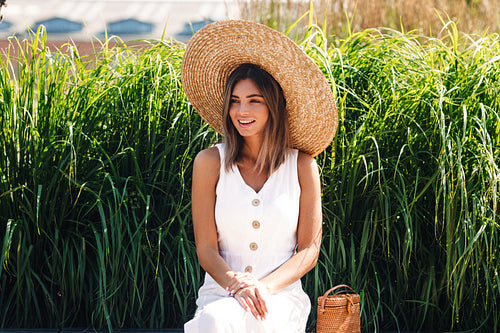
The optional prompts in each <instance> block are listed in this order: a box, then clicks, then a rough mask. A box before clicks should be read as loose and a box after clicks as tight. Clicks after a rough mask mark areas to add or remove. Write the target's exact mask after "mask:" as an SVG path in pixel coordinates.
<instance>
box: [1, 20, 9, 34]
mask: <svg viewBox="0 0 500 333" xmlns="http://www.w3.org/2000/svg"><path fill="white" fill-rule="evenodd" d="M10 27H12V23H10V22H9V21H5V20H3V21H2V23H0V31H4V30H9V29H10Z"/></svg>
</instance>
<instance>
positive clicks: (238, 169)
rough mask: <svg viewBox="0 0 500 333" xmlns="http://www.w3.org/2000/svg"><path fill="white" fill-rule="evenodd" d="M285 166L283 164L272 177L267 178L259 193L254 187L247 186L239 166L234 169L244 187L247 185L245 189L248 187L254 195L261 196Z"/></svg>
mask: <svg viewBox="0 0 500 333" xmlns="http://www.w3.org/2000/svg"><path fill="white" fill-rule="evenodd" d="M283 164H284V163H283ZM283 164H281V165H280V166H279V168H278V169H277V170H275V171H274V172H273V173H272V174H271V175H269V177H267V179H266V181H265V182H264V184H263V185H262V187H261V188H260V189H259V190H258V191H256V190H255V189H254V188H253V187H252V186H250V185H248V184H247V182H246V181H245V179H244V178H243V176H242V175H241V172H240V168H239V167H238V165H237V164H236V165H235V166H234V169H236V171H235V172H236V174H238V177H239V178H240V181H241V182H242V183H243V185H245V187H247V188H248V189H249V190H251V191H252V192H253V193H254V194H261V193H262V191H263V190H264V188H265V187H266V185H267V184H268V183H270V182H271V179H272V178H273V177H274V175H275V174H276V173H277V172H278V171H279V170H280V169H281V167H282V166H283Z"/></svg>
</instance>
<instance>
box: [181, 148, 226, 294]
mask: <svg viewBox="0 0 500 333" xmlns="http://www.w3.org/2000/svg"><path fill="white" fill-rule="evenodd" d="M219 169H220V157H219V152H218V149H217V148H216V147H212V148H208V149H205V150H202V151H201V152H199V153H198V155H197V156H196V158H195V160H194V164H193V183H192V188H191V209H192V216H193V228H194V237H195V242H196V252H197V254H198V260H199V262H200V265H201V267H203V269H204V270H205V271H206V272H207V273H208V274H210V276H212V278H213V279H214V280H215V281H216V282H217V283H218V284H219V285H221V286H222V287H223V288H226V287H227V286H228V285H229V283H230V282H231V279H232V278H233V276H234V273H233V272H232V271H231V268H230V267H229V266H228V265H227V263H226V262H225V261H224V259H222V257H221V256H220V254H219V247H218V243H217V227H216V224H215V187H216V186H217V182H218V180H219Z"/></svg>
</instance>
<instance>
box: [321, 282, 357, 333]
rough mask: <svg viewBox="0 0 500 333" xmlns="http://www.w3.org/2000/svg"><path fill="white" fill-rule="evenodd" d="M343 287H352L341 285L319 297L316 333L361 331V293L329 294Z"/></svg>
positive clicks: (352, 332) (353, 332) (351, 332)
mask: <svg viewBox="0 0 500 333" xmlns="http://www.w3.org/2000/svg"><path fill="white" fill-rule="evenodd" d="M342 287H345V288H349V289H351V288H350V287H348V286H346V285H339V286H336V287H334V288H332V289H330V290H328V291H327V292H326V293H325V294H324V295H323V296H321V297H318V314H317V321H316V333H359V332H361V327H360V303H359V302H360V297H359V295H358V294H355V293H354V291H352V292H353V294H339V293H336V294H334V295H328V294H330V293H331V292H332V291H334V290H336V289H339V288H342ZM351 290H352V289H351Z"/></svg>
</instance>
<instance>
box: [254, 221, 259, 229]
mask: <svg viewBox="0 0 500 333" xmlns="http://www.w3.org/2000/svg"><path fill="white" fill-rule="evenodd" d="M252 227H253V228H254V229H259V228H260V222H259V221H253V222H252Z"/></svg>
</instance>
